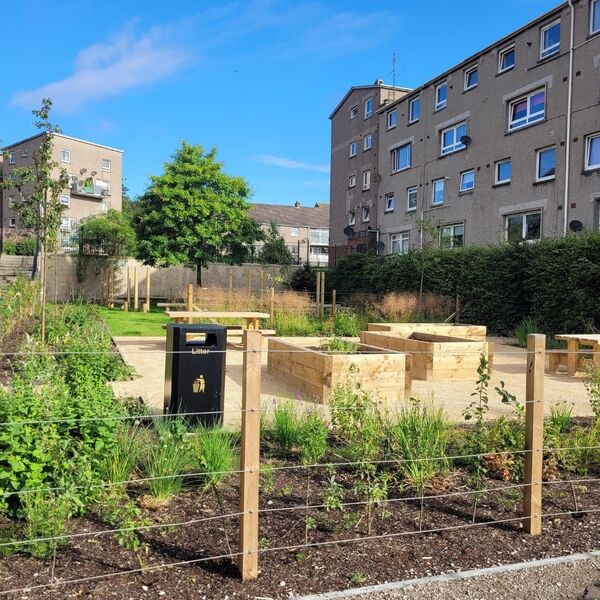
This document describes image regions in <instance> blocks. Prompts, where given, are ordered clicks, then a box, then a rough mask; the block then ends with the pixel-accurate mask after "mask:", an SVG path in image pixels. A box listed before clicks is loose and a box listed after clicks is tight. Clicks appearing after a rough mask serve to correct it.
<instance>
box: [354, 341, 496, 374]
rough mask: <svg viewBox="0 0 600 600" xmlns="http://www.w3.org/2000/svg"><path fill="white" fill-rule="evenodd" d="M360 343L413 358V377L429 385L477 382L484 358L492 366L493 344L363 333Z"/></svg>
mask: <svg viewBox="0 0 600 600" xmlns="http://www.w3.org/2000/svg"><path fill="white" fill-rule="evenodd" d="M360 341H361V342H362V343H364V344H369V345H370V346H377V347H379V348H385V349H386V350H396V351H398V352H408V353H411V354H412V357H413V361H412V376H413V377H414V378H415V379H424V380H426V381H444V380H449V379H450V380H454V381H475V380H476V378H477V367H478V366H479V361H480V357H481V355H482V354H485V356H486V357H487V358H488V361H489V362H490V367H491V363H492V355H491V344H488V343H487V342H480V341H475V340H467V339H461V338H455V337H450V336H443V335H434V334H431V333H420V332H413V333H411V334H410V335H409V336H408V337H401V336H400V335H398V334H396V333H390V332H375V331H364V332H363V333H362V334H361V336H360Z"/></svg>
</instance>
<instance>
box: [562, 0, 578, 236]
mask: <svg viewBox="0 0 600 600" xmlns="http://www.w3.org/2000/svg"><path fill="white" fill-rule="evenodd" d="M569 6H570V7H571V36H570V40H569V91H568V97H567V132H566V136H567V139H566V141H565V161H566V164H565V197H564V202H563V217H564V218H563V237H567V233H568V228H569V192H570V176H571V120H572V112H573V62H574V54H575V52H574V51H575V5H574V4H573V0H569Z"/></svg>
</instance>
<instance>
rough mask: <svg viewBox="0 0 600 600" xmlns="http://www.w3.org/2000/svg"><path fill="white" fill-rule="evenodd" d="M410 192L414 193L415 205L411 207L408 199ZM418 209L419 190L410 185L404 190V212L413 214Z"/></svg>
mask: <svg viewBox="0 0 600 600" xmlns="http://www.w3.org/2000/svg"><path fill="white" fill-rule="evenodd" d="M411 192H414V193H415V205H414V206H412V207H411V205H410V197H411ZM418 207H419V188H418V186H416V185H411V186H410V187H408V188H406V212H414V211H416V210H417V208H418Z"/></svg>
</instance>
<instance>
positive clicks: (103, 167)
mask: <svg viewBox="0 0 600 600" xmlns="http://www.w3.org/2000/svg"><path fill="white" fill-rule="evenodd" d="M104 163H106V164H107V165H108V167H105V166H104ZM101 165H102V170H103V171H104V172H105V173H111V172H112V161H111V160H110V158H103V159H102V162H101Z"/></svg>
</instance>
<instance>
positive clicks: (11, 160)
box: [8, 150, 17, 165]
mask: <svg viewBox="0 0 600 600" xmlns="http://www.w3.org/2000/svg"><path fill="white" fill-rule="evenodd" d="M8 164H9V165H16V164H17V151H16V150H11V151H10V152H9V153H8Z"/></svg>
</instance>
